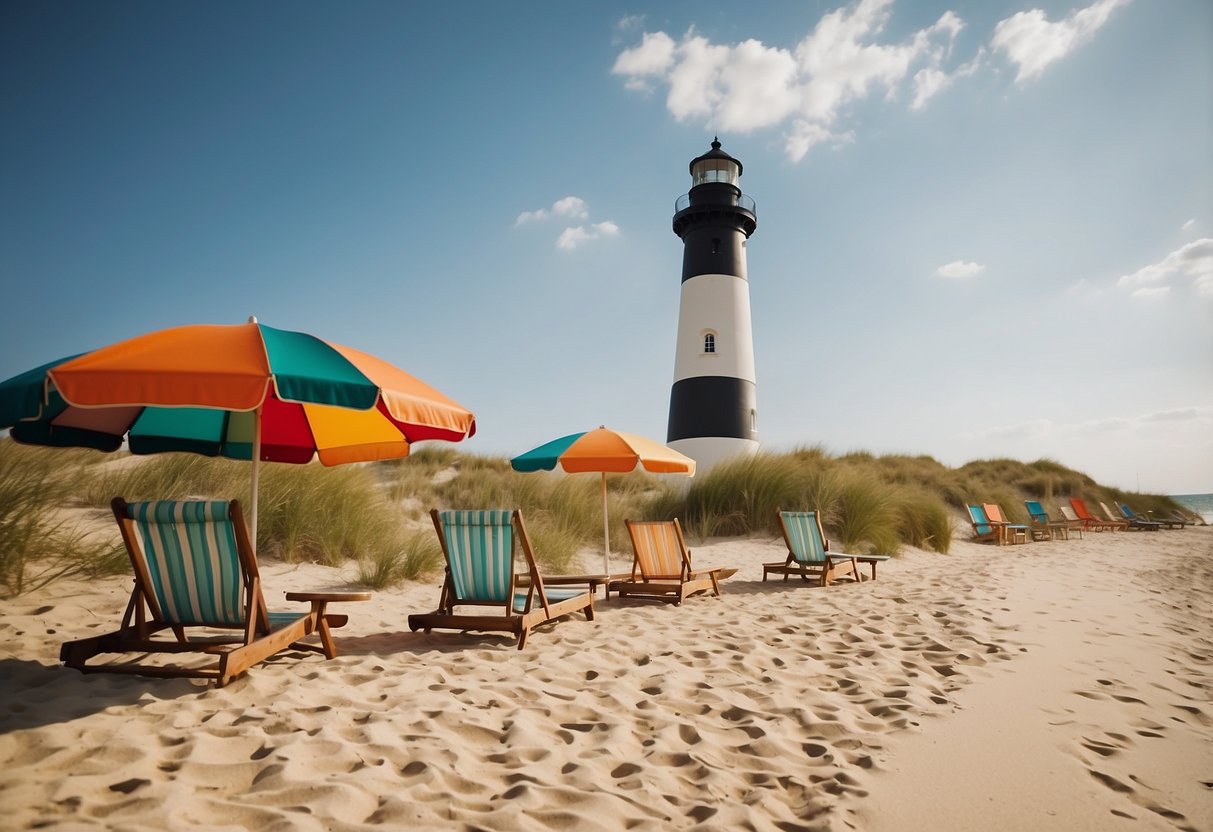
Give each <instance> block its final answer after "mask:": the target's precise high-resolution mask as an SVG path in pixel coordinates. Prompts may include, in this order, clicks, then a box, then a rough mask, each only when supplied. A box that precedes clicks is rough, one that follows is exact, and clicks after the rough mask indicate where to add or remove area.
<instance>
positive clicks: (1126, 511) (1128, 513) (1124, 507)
mask: <svg viewBox="0 0 1213 832" xmlns="http://www.w3.org/2000/svg"><path fill="white" fill-rule="evenodd" d="M1116 506H1117V508H1119V509H1120V513H1121V514H1123V515H1124V516H1125V519H1126V520H1137V519H1139V518H1138V517H1137V512H1135V511H1133V509H1131V508H1129V506H1128V504H1127V503H1117V504H1116Z"/></svg>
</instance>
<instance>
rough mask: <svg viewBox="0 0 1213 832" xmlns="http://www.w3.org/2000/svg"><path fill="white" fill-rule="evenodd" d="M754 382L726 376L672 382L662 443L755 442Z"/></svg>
mask: <svg viewBox="0 0 1213 832" xmlns="http://www.w3.org/2000/svg"><path fill="white" fill-rule="evenodd" d="M756 402H757V397H756V395H755V388H754V382H752V381H747V380H745V379H741V378H732V377H730V376H692V377H691V378H684V379H680V380H678V381H676V382H674V387H673V389H672V390H671V391H670V421H669V425H668V427H667V430H666V441H667V442H673V441H675V440H677V439H697V438H700V437H721V438H729V439H752V440H757V438H758V431H757V430H756V429H755V425H754V413H755V407H756Z"/></svg>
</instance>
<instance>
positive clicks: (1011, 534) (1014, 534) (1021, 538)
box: [981, 503, 1030, 543]
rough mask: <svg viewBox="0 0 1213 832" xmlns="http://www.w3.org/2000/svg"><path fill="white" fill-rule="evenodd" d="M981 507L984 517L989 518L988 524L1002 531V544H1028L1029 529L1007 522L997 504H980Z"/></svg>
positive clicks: (1021, 524) (1022, 525)
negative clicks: (984, 513)
mask: <svg viewBox="0 0 1213 832" xmlns="http://www.w3.org/2000/svg"><path fill="white" fill-rule="evenodd" d="M981 507H982V508H983V509H984V510H985V512H986V517H988V518H990V522H991V523H993V524H995V525H996V526H999V527H1000V528H1001V529H1002V539H1003V542H1004V543H1027V542H1028V532H1029V531H1030V530H1029V528H1028V527H1027V526H1025V525H1024V524H1023V523H1012V522H1011V521H1010V520H1008V519H1007V516H1006V515H1005V514H1003V513H1002V507H1001V506H1000V505H998V504H997V503H982V504H981Z"/></svg>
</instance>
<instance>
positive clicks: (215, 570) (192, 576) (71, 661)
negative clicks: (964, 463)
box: [59, 497, 370, 685]
mask: <svg viewBox="0 0 1213 832" xmlns="http://www.w3.org/2000/svg"><path fill="white" fill-rule="evenodd" d="M110 508H111V510H112V511H113V513H114V519H115V520H116V521H117V523H118V530H119V533H120V534H121V535H122V543H123V546H125V548H126V551H127V554H128V555H129V556H130V559H131V568H132V569H133V570H134V573H135V585H134V588H133V589H132V590H131V600H130V603H129V604H127V607H126V613H125V614H124V615H123V617H122V625H121V626H120V627H119V629H118V630H116V631H114V632H111V633H104V634H101V635H95V636H89V637H88V638H83V639H77V640H75V641H69V642H66V643H64V644H63V646H62V647H61V648H60V650H59V659H60V660H61V661H62V662H63V663H64V664H66V665H67V666H68V667H74V668H77V669H78V670H82V671H85V672H91V671H105V672H114V673H139V674H143V675H147V676H187V677H195V678H201V679H212V680H214V681H215V683H216V684H218V685H225V684H227V683H228V682H230V681H231V680H232V679H234V678H236V677H237V676H239V675H241V674H242V673H244V672H245V671H246V670H248V669H249V668H250V667H252V666H253V665H255V664H257V663H258V662H261V661H264V660H265V659H267V658H269V657H270V656H273V655H274V654H276V653H279V652H282V651H283V650H287V649H292V650H306V651H315V652H320V653H323V654H324V655H325V656H327V657H328V658H330V659H331V658H333V657H334V656H336V655H337V649H336V646H335V644H334V643H333V637H332V632H331V631H332V629H333V628H336V627H341V626H343V625H344V624H345V623H346V621H347V617H346V616H344V615H335V614H332V613H329V612H327V611H326V610H327V605H328V604H329V602H332V601H363V600H367V599H368V598H369V597H370V594H369V593H362V592H287V593H286V600H287V601H302V602H305V603H307V604H309V605H310V609H300V610H298V611H297V612H276V613H275V612H270V611H269V610H268V609H267V608H266V605H265V594H264V593H263V591H262V588H261V574H260V571H259V569H258V566H257V554H256V552H255V551H254V549H253V544H252V541H251V540H250V539H249V533H248V526H247V525H246V524H245V522H244V513H243V512H242V510H241V507H240V503H239V501H237V500H231V501H227V500H161V501H157V502H145V503H128V502H126V500H124V499H122V498H121V497H115V498H114V499H113V500H112V501H111V503H110ZM199 629H201V630H202V632H197V630H199ZM190 631H193V632H190ZM311 635H316V636H318V637H319V641H320V643H319V644H312V643H309V642H304V641H302V639H304V638H306V637H307V636H311ZM107 653H128V654H129V653H137V654H141V655H142V658H140V659H138V660H135V661H127V662H107V663H105V664H90V660H91V659H92V658H93V657H95V656H99V655H102V654H107ZM190 653H194V654H198V655H199V656H204V657H207V659H208V660H209V661H210V664H206V665H199V664H198V663H197V661H186V662H181V661H176V660H177V659H179V658H181V657H182V656H184V657H185V658H186V659H188V658H189V656H188V654H190ZM168 656H171V657H173V659H174V661H172V662H171V663H167V662H166V659H165V657H168Z"/></svg>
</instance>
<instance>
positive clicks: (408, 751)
mask: <svg viewBox="0 0 1213 832" xmlns="http://www.w3.org/2000/svg"><path fill="white" fill-rule="evenodd" d="M964 536H965V533H964V532H959V533H958V537H959V538H963V537H964ZM596 557H597V556H595V555H593V554H592V553H588V555H587V562H589V563H592V562H594V559H595V558H596ZM781 557H782V549H781V547H780V545H779V544H778V543H777V542H776V541H774V540H766V539H752V540H714V541H708V542H706V543H705V544H704V545H702V546H696V547H695V558H696V560H697V561H698V562H702V563H706V562H712V563H718V564H725V565H732V566H736V567H738V568H739V571H738V573H737V575H735V576H734V577H732V578H730V579H728V581H726V582H725V593H724V596H723V597H722V598H719V599H716V598H706V597H704V598H692V599H690V600H688V601H687V602H686V603H685V604H684V605H683V606H682V607H677V608H676V607H671V606H656V605H653V604H651V603H647V602H643V601H632V600H629V601H626V602H621V601H618V600H616V599H612V600H611V601H609V602H604V601H602V599H601V597H600V598H599V601H598V604H597V610H598V615H597V618H596V620H595V621H594V622H586V621H585V620H584V618H582V617H581V616H580V615H578V616H574V617H572V618H569V619H566V620H563V621H561V622H558V623H557V624H555V625H545V626H544V627H542V628H540V629H539V630H537V631H536V632H534V633H532V635H531V638H530V641H529V643H528V645H527V649H526V650H524V651H521V652H519V651H518V650H516V649H515V648H514V644H513V643H512V641H511V640H509V639H507V638H505V637H503V636H500V635H477V634H470V635H460V634H456V633H433V634H431V635H428V636H427V635H425V634H421V633H410V632H409V631H408V627H407V625H406V616H407V615H408V613H409V612H416V611H422V610H428V609H431V608H432V606H433V604H434V603H435V601H436V599H437V594H438V590H437V579H436V578H435V579H434V580H433V581H428V582H423V583H417V584H410V585H408V586H406V587H404V588H401V589H396V590H389V591H383V592H377V593H376V594H375V598H374V600H373V601H371V602H367V603H361V604H349V605H347V606H346V607H345V608H344V609H343V610H342V611H345V612H347V613H349V615H350V617H351V621H350V625H349V626H348V627H346V628H345V629H344V630H341V631H338V635H339V647H340V649H341V650H342V651H343V652H342V655H341V656H339V657H338V658H336V659H334V660H331V661H325V660H324V659H323V658H321V657H319V656H315V655H311V654H306V655H305V654H299V653H286V654H282V655H280V656H278V657H276V658H274V659H273V660H271V661H269V662H267V663H265V664H262V665H260V666H258V667H256V668H254V669H253V670H252V671H251V672H250V673H249V674H248V675H247V676H245V677H244V678H242V679H240V680H237V681H236V682H234V683H233V684H231V685H229V686H228V687H225V688H221V689H216V688H213V687H207V686H204V685H202V683H200V682H195V681H189V680H163V679H144V678H137V677H125V676H115V675H106V674H94V675H83V674H80V673H77V672H76V671H73V670H68V669H65V668H62V667H59V666H57V663H56V657H57V655H58V648H59V643H60V642H61V641H63V640H65V639H68V638H78V637H83V636H86V635H89V634H91V633H94V632H98V631H100V630H101V629H103V628H110V627H112V626H113V625H114V624H116V622H117V620H118V619H119V617H120V616H121V613H122V609H123V607H124V604H125V600H126V595H127V590H128V582H127V580H126V579H121V578H115V579H111V580H106V581H96V582H91V583H85V582H68V583H59V584H55V585H52V586H51V587H49V588H47V589H44V590H41V591H38V592H37V593H34V594H31V595H29V596H23V597H20V598H17V599H10V600H5V601H0V636H2V637H3V640H2V647H0V685H2V687H0V690H2V693H3V696H2V698H0V806H2V807H3V811H2V813H0V828H4V829H31V828H40V829H64V830H66V829H97V828H105V829H130V830H135V829H149V830H150V829H183V828H206V829H245V828H254V829H265V830H272V829H303V830H311V829H316V830H321V829H326V830H327V829H333V830H344V829H351V830H352V829H369V828H388V829H404V828H417V829H494V830H506V829H527V830H535V829H577V830H594V829H633V828H635V829H686V828H695V827H697V828H702V829H781V830H796V829H863V830H876V831H877V832H879V830H918V829H921V830H927V829H930V830H932V832H938V830H952V829H984V830H1001V829H1007V830H1013V829H1014V830H1018V829H1032V830H1052V829H1056V830H1081V829H1091V830H1095V829H1099V830H1116V829H1126V830H1127V829H1134V830H1140V829H1146V830H1151V829H1159V830H1173V829H1188V830H1209V829H1213V704H1211V702H1210V698H1211V693H1210V692H1211V691H1213V683H1211V675H1213V673H1211V669H1213V603H1211V600H1210V599H1211V598H1213V527H1206V528H1188V529H1184V530H1182V531H1180V530H1176V531H1163V532H1158V533H1145V532H1142V533H1118V534H1112V533H1104V534H1091V533H1088V534H1087V535H1086V537H1085V538H1084V539H1082V540H1077V539H1074V540H1070V541H1057V542H1048V543H1033V544H1029V545H1023V546H1014V547H1004V548H998V547H992V546H987V545H978V544H973V543H968V542H966V541H964V540H958V541H957V542H956V543H955V544H954V546H953V552H952V553H951V554H950V555H946V556H945V555H938V554H934V553H927V552H919V551H915V550H909V551H907V552H905V553H904V555H903V556H902V557H899V558H898V559H896V560H894V561H892V562H890V563H888V564H886V565H884V566H882V567H881V571H880V576H879V579H878V580H877V581H875V582H865V583H862V584H838V585H835V586H832V587H829V588H825V589H822V588H818V587H811V586H806V585H804V584H801V583H799V582H788V583H786V584H785V583H779V582H768V583H765V584H764V583H762V582H761V568H760V564H761V563H762V562H763V561H764V560H774V559H781ZM620 563H621V564H622V561H621V562H620ZM263 572H264V576H265V584H266V590H267V597H269V598H270V600H271V603H273V602H274V599H280V598H281V594H282V592H284V591H286V590H288V589H305V588H312V589H316V588H330V589H331V588H335V587H343V586H347V581H348V578H349V575H350V574H352V573H351V572H350V571H349V570H346V571H344V572H342V571H338V570H333V569H329V568H325V567H320V566H316V565H305V566H291V565H286V564H279V563H270V564H265V565H263Z"/></svg>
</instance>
